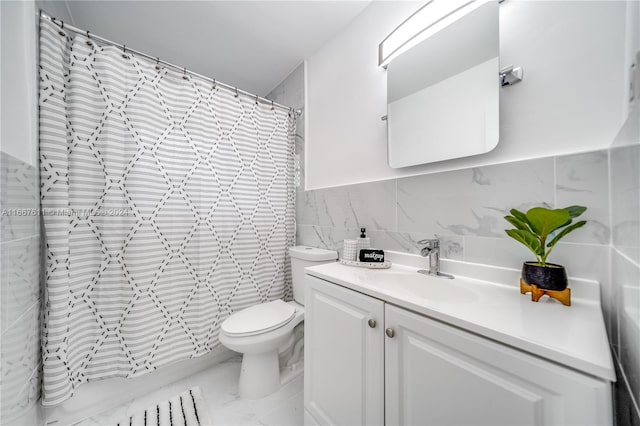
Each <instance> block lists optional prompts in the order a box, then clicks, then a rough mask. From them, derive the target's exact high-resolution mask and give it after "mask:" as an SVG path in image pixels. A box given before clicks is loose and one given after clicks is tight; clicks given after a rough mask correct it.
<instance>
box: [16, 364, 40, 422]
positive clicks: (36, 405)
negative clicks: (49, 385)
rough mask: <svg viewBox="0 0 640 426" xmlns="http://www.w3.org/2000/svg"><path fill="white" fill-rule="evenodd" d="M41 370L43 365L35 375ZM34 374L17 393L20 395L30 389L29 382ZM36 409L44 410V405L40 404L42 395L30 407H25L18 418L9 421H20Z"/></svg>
mask: <svg viewBox="0 0 640 426" xmlns="http://www.w3.org/2000/svg"><path fill="white" fill-rule="evenodd" d="M41 368H42V364H40V365H39V366H38V368H36V369H34V371H33V373H35V372H37V371H39V369H41ZM33 373H32V374H31V376H29V379H28V380H27V381H26V382H25V383H24V384H23V386H22V387H21V388H20V390H19V391H18V392H17V393H18V394H21V393H22V392H23V391H24V390H25V389H28V386H29V382H30V381H31V379H32V378H33ZM34 408H36V409H41V408H42V405H41V404H40V395H38V399H34V400H32V401H31V402H30V403H29V404H28V405H26V406H25V407H24V409H22V410H20V412H19V413H17V415H16V416H14V417H12V418H11V419H9V421H15V420H18V419H20V418H22V417H24V416H26V415H27V414H28V413H29V412H30V411H31V410H33V409H34Z"/></svg>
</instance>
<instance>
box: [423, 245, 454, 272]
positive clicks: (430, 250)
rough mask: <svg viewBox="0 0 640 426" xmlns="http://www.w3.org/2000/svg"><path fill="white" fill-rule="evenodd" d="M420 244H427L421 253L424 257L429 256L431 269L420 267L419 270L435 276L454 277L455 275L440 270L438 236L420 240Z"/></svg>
mask: <svg viewBox="0 0 640 426" xmlns="http://www.w3.org/2000/svg"><path fill="white" fill-rule="evenodd" d="M418 244H425V246H424V247H423V248H422V250H420V255H421V256H422V257H427V256H429V270H428V271H427V270H425V269H420V270H419V271H418V272H419V273H421V274H425V275H431V276H433V277H440V278H448V279H451V278H453V275H449V274H445V273H443V272H440V240H438V239H437V238H434V239H426V240H422V241H418Z"/></svg>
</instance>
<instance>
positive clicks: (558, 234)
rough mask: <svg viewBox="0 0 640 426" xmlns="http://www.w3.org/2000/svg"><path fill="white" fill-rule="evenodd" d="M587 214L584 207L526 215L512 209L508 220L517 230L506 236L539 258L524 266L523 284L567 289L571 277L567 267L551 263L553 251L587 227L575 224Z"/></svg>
mask: <svg viewBox="0 0 640 426" xmlns="http://www.w3.org/2000/svg"><path fill="white" fill-rule="evenodd" d="M585 210H587V208H586V207H583V206H570V207H565V208H564V209H547V208H544V207H534V208H532V209H530V210H528V211H527V212H526V213H522V212H520V211H518V210H516V209H511V211H510V213H511V215H509V216H505V217H504V218H505V219H506V220H507V221H508V222H509V223H510V224H512V225H513V226H515V229H507V230H505V232H506V233H507V235H509V236H510V237H511V238H513V239H514V240H516V241H518V242H520V243H522V244H524V245H525V246H526V247H527V248H528V249H529V250H531V252H532V253H533V254H534V256H535V257H536V260H535V261H529V262H524V264H523V265H522V280H523V281H524V282H525V283H527V284H529V285H536V286H537V287H539V288H541V289H545V290H554V291H562V290H564V289H565V288H567V273H566V271H565V268H564V266H561V265H556V264H555V263H549V262H547V258H548V257H549V255H550V254H551V251H552V250H553V247H554V246H555V245H556V244H557V243H558V241H560V239H562V238H563V237H564V236H566V235H567V234H568V233H570V232H572V231H574V230H576V229H578V228H580V227H582V226H584V224H585V223H587V221H585V220H581V221H579V222H575V223H573V219H575V218H577V217H578V216H580V215H581V214H582V213H584V212H585Z"/></svg>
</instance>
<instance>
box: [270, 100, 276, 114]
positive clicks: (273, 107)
mask: <svg viewBox="0 0 640 426" xmlns="http://www.w3.org/2000/svg"><path fill="white" fill-rule="evenodd" d="M274 109H276V107H275V106H273V99H271V111H273V110H274Z"/></svg>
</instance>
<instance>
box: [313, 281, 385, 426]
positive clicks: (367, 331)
mask: <svg viewBox="0 0 640 426" xmlns="http://www.w3.org/2000/svg"><path fill="white" fill-rule="evenodd" d="M307 280H308V281H307V284H308V285H307V288H306V289H305V314H304V315H305V330H304V358H305V363H304V378H305V380H304V406H305V424H325V425H330V424H332V425H367V426H376V425H382V424H384V338H383V334H382V332H381V330H382V326H383V322H384V303H383V302H382V301H380V300H378V299H374V298H373V297H369V296H365V295H363V294H360V293H358V292H355V291H352V290H348V289H345V288H342V287H340V286H337V285H334V284H329V283H326V282H325V281H322V280H319V279H317V278H311V277H307ZM309 361H310V362H309ZM310 416H311V417H310Z"/></svg>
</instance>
